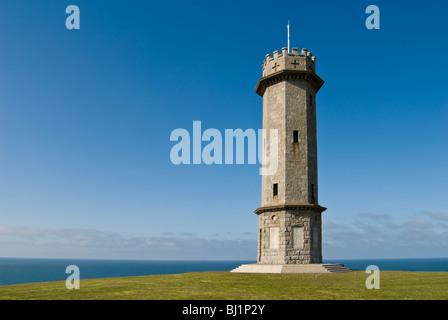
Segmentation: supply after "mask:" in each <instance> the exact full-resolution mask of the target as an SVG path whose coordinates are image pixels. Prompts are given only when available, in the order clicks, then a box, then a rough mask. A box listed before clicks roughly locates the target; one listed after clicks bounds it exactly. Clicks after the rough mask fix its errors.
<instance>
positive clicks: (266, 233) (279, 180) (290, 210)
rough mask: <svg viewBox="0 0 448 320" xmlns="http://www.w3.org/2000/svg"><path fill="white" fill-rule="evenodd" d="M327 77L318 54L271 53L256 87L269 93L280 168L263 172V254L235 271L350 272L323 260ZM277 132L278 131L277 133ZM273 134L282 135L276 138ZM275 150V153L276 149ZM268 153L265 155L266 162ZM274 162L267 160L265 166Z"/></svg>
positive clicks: (269, 145) (267, 113) (267, 112)
mask: <svg viewBox="0 0 448 320" xmlns="http://www.w3.org/2000/svg"><path fill="white" fill-rule="evenodd" d="M323 84H324V81H323V80H322V79H321V78H320V77H319V76H318V75H317V74H316V58H315V57H313V56H312V55H311V53H310V52H308V51H307V49H302V52H301V53H299V52H298V49H297V48H292V53H289V52H288V49H287V48H283V49H282V52H281V53H280V52H278V51H275V52H274V56H271V55H269V54H268V55H267V56H266V59H265V60H264V63H263V76H262V77H261V78H260V79H259V80H258V83H257V87H256V88H255V92H256V93H258V94H259V95H260V96H262V97H263V129H265V133H266V135H265V136H264V138H263V140H264V141H263V145H264V149H265V150H266V155H269V157H266V158H269V162H270V161H272V159H273V154H275V153H277V154H278V157H277V158H276V159H277V161H276V166H274V167H275V169H276V170H272V171H271V170H266V171H264V172H262V173H264V174H263V175H262V185H261V189H262V193H261V207H260V208H258V209H256V210H255V213H256V214H257V215H258V258H257V263H256V264H243V265H241V266H239V267H237V268H235V269H233V270H231V272H243V273H333V272H347V271H350V270H349V269H347V268H345V267H344V266H343V265H340V264H330V263H325V264H324V263H322V212H323V211H325V210H326V208H324V207H321V206H320V205H319V202H318V191H317V190H318V189H317V138H316V94H317V92H318V91H319V89H320V87H321V86H322V85H323ZM273 132H274V133H273ZM270 135H274V136H276V138H277V139H272V140H271V137H270ZM270 153H273V154H270ZM264 160H265V159H263V163H264V162H265V161H264ZM270 166H271V163H266V164H263V169H265V168H266V167H270ZM267 171H268V172H267Z"/></svg>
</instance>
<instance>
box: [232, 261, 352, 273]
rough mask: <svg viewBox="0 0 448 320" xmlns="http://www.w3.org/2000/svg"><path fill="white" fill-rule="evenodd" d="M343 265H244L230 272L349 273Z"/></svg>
mask: <svg viewBox="0 0 448 320" xmlns="http://www.w3.org/2000/svg"><path fill="white" fill-rule="evenodd" d="M349 271H351V270H350V269H347V268H346V267H344V266H343V265H342V264H335V263H322V264H320V263H312V264H279V265H275V264H243V265H241V266H239V267H238V268H235V269H233V270H231V271H230V272H240V273H337V272H349Z"/></svg>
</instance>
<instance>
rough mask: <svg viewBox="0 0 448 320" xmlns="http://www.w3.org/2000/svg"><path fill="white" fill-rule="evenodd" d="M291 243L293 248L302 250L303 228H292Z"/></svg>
mask: <svg viewBox="0 0 448 320" xmlns="http://www.w3.org/2000/svg"><path fill="white" fill-rule="evenodd" d="M292 241H293V242H292V243H293V247H294V248H297V249H302V248H303V227H293V228H292Z"/></svg>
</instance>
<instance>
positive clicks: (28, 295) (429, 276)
mask: <svg viewBox="0 0 448 320" xmlns="http://www.w3.org/2000/svg"><path fill="white" fill-rule="evenodd" d="M368 276H369V274H366V273H365V272H364V271H352V272H347V273H333V274H242V273H230V272H228V271H219V272H190V273H182V274H172V275H154V276H140V277H122V278H103V279H81V280H80V286H81V288H80V289H78V290H75V289H74V290H68V289H67V288H66V287H65V281H57V282H44V283H33V284H20V285H8V286H0V299H2V300H5V299H27V300H29V299H39V300H42V299H50V300H59V299H61V300H65V299H68V300H76V299H81V300H89V299H96V300H98V299H107V300H118V299H120V300H121V299H125V300H130V299H132V300H136V299H151V300H155V299H162V300H178V299H183V300H221V299H230V300H291V299H293V300H301V299H307V300H314V299H323V300H327V299H343V300H345V299H350V300H351V299H381V300H384V299H414V300H423V299H442V300H448V272H404V271H381V272H380V289H371V290H368V289H367V288H366V286H365V281H366V279H367V277H368Z"/></svg>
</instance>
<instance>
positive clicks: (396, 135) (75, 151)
mask: <svg viewBox="0 0 448 320" xmlns="http://www.w3.org/2000/svg"><path fill="white" fill-rule="evenodd" d="M391 2H392V3H391ZM70 4H75V5H77V6H78V7H79V9H80V13H81V14H80V18H81V28H80V30H67V29H66V27H65V20H66V18H67V17H68V14H66V13H65V8H66V7H67V6H68V5H70ZM370 4H375V5H377V6H378V7H379V8H380V17H381V20H380V30H368V29H367V28H366V27H365V20H366V18H367V16H368V15H367V14H366V13H365V9H366V7H367V6H368V5H370ZM447 11H448V4H447V2H446V1H431V2H428V1H379V0H375V1H354V0H353V1H283V2H281V3H279V2H273V1H220V2H217V1H157V2H156V1H137V0H132V1H124V0H121V1H87V0H71V1H61V0H35V1H22V0H14V1H12V0H9V1H6V0H0V46H1V47H0V256H3V257H5V256H6V257H73V258H117V259H248V260H255V259H256V253H257V250H256V239H257V216H256V215H255V214H254V213H253V210H254V209H256V208H257V207H258V206H259V205H260V202H261V178H260V176H259V175H258V169H259V165H258V164H257V165H249V164H244V165H210V166H207V165H204V164H202V165H179V166H175V165H173V164H172V163H171V161H170V149H171V147H172V146H173V145H174V144H175V143H174V142H171V141H170V133H171V132H172V131H173V130H174V129H176V128H185V129H187V130H189V131H191V130H192V122H193V121H195V120H200V121H202V126H203V129H207V128H216V129H218V130H220V131H222V132H224V130H225V129H236V128H242V129H247V128H253V129H259V128H261V125H262V122H261V120H262V99H261V97H259V96H258V95H257V94H255V92H254V88H255V85H256V82H257V80H258V78H259V77H260V76H261V64H262V62H263V59H264V57H265V55H266V54H268V53H272V52H273V51H275V50H281V48H282V47H284V46H286V44H287V43H286V24H287V21H288V19H289V20H290V21H291V46H292V47H299V48H303V47H306V48H308V49H309V51H311V52H312V53H313V55H315V56H316V57H317V73H318V74H319V75H320V76H321V77H322V78H323V79H324V80H325V84H324V86H323V87H322V89H321V90H320V92H319V93H318V96H317V122H318V128H317V129H318V156H319V201H320V204H321V205H323V206H325V207H327V208H328V210H327V211H326V212H325V213H324V226H323V239H324V249H323V255H324V259H325V258H327V259H330V258H369V257H370V258H392V257H440V256H447V248H448V209H447V208H448V200H447V190H448V188H447V178H448V169H447V166H446V164H447V159H448V148H447V137H448V125H447V123H448V94H447V92H448V81H447V74H448V67H447V66H448V63H447V57H448V36H447V34H448V32H447V31H448V26H447V24H446V13H447Z"/></svg>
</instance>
